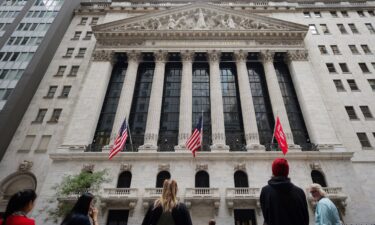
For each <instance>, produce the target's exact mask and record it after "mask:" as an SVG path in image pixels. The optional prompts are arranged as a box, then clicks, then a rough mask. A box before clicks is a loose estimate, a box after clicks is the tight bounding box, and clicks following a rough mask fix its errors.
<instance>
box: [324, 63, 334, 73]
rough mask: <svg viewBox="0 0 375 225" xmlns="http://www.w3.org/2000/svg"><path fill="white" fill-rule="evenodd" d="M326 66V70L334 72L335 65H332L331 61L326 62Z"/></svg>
mask: <svg viewBox="0 0 375 225" xmlns="http://www.w3.org/2000/svg"><path fill="white" fill-rule="evenodd" d="M326 66H327V69H328V72H330V73H336V68H335V65H333V63H326Z"/></svg>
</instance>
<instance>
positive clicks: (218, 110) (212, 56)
mask: <svg viewBox="0 0 375 225" xmlns="http://www.w3.org/2000/svg"><path fill="white" fill-rule="evenodd" d="M208 59H209V63H210V99H211V128H212V146H211V150H213V151H215V150H229V146H227V145H226V144H225V127H224V110H223V97H222V92H221V80H220V67H219V60H220V52H218V51H210V52H208Z"/></svg>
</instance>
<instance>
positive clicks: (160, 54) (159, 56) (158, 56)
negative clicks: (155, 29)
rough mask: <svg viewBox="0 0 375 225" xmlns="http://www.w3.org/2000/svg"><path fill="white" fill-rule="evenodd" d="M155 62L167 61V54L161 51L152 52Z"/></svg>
mask: <svg viewBox="0 0 375 225" xmlns="http://www.w3.org/2000/svg"><path fill="white" fill-rule="evenodd" d="M154 58H155V62H166V61H168V52H167V51H163V50H158V51H155V52H154Z"/></svg>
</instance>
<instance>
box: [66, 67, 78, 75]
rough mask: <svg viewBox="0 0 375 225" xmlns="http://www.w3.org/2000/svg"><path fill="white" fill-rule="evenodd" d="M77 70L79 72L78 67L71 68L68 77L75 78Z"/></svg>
mask: <svg viewBox="0 0 375 225" xmlns="http://www.w3.org/2000/svg"><path fill="white" fill-rule="evenodd" d="M78 70H79V66H72V68H71V69H70V73H69V74H68V76H77V73H78Z"/></svg>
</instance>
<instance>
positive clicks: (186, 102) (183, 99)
mask: <svg viewBox="0 0 375 225" xmlns="http://www.w3.org/2000/svg"><path fill="white" fill-rule="evenodd" d="M181 58H182V79H181V96H180V118H179V130H178V146H176V149H184V148H185V142H186V140H187V139H188V137H189V135H190V133H191V124H192V111H193V110H192V99H193V96H192V75H193V74H192V73H193V68H192V67H193V59H194V52H192V51H184V52H181Z"/></svg>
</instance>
